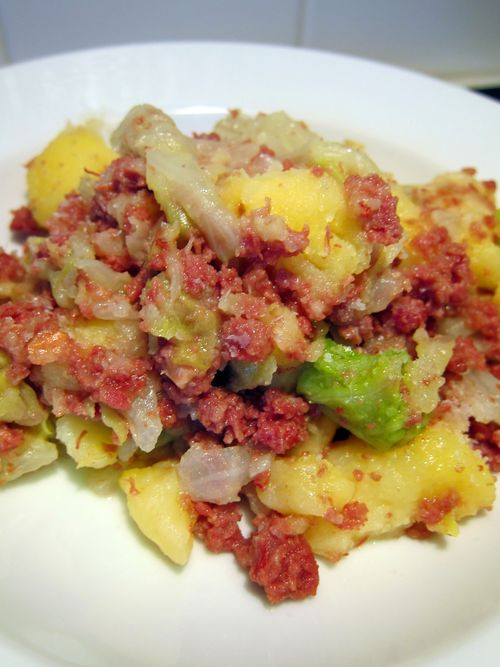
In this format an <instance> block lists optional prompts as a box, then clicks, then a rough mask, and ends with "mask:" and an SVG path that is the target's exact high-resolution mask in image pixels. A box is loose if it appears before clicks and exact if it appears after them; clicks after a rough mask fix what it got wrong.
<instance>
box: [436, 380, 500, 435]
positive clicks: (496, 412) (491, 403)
mask: <svg viewBox="0 0 500 667" xmlns="http://www.w3.org/2000/svg"><path fill="white" fill-rule="evenodd" d="M447 398H448V399H451V401H452V405H453V409H454V410H453V411H454V412H455V413H457V414H459V415H462V416H463V417H466V418H467V419H468V418H470V417H474V419H476V420H477V421H478V422H481V423H483V424H487V423H488V422H491V421H494V422H497V423H500V382H499V381H498V380H497V379H496V378H495V377H494V376H493V375H491V373H488V372H487V371H471V372H469V373H467V374H465V375H464V376H463V377H462V379H461V380H457V381H456V382H453V383H452V384H451V386H450V391H449V392H448V394H447Z"/></svg>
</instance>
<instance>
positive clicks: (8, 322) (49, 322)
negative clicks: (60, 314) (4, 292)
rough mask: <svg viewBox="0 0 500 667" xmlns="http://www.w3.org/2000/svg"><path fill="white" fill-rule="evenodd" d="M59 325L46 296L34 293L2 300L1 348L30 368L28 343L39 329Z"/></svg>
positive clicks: (18, 362)
mask: <svg viewBox="0 0 500 667" xmlns="http://www.w3.org/2000/svg"><path fill="white" fill-rule="evenodd" d="M56 328H57V323H56V320H55V316H54V307H53V302H52V300H51V299H49V298H48V297H46V296H43V295H41V296H33V297H31V298H26V299H24V300H20V301H15V302H14V301H12V302H6V303H3V304H0V348H3V349H4V350H5V351H6V352H8V353H9V355H10V356H11V358H12V359H13V361H14V362H15V363H16V364H19V365H22V366H25V367H26V368H29V366H30V365H31V364H30V361H29V355H28V344H29V342H30V341H31V339H32V338H33V337H34V336H35V335H36V334H37V333H39V332H40V331H51V330H55V329H56Z"/></svg>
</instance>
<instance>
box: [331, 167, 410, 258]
mask: <svg viewBox="0 0 500 667" xmlns="http://www.w3.org/2000/svg"><path fill="white" fill-rule="evenodd" d="M344 188H345V192H346V196H347V204H348V206H349V208H350V209H351V211H352V213H353V215H354V217H355V218H357V219H358V220H359V221H360V222H361V223H362V225H363V229H364V231H365V233H366V236H367V238H368V241H370V243H380V244H382V245H391V244H393V243H396V242H397V241H399V239H400V238H401V236H402V234H403V228H402V227H401V223H400V221H399V217H398V215H397V213H396V205H397V202H398V200H397V197H394V196H393V195H392V193H391V188H390V186H389V184H388V183H386V182H385V181H384V180H382V178H380V176H378V175H377V174H370V175H369V176H355V175H352V176H348V177H347V178H346V181H345V183H344Z"/></svg>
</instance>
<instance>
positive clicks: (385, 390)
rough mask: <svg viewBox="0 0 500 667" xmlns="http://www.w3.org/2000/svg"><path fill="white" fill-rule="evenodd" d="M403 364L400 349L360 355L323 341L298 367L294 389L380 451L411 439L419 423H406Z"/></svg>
mask: <svg viewBox="0 0 500 667" xmlns="http://www.w3.org/2000/svg"><path fill="white" fill-rule="evenodd" d="M409 364H411V358H410V356H409V355H408V353H407V352H406V351H405V350H397V349H387V350H383V351H381V352H379V353H378V354H366V353H364V352H362V351H360V350H358V349H354V348H351V347H348V346H347V345H340V344H339V343H335V342H334V341H332V340H326V341H325V350H324V352H323V354H322V355H321V357H320V358H319V359H318V360H317V361H316V362H314V363H313V364H306V365H305V366H304V368H303V369H302V370H301V372H300V375H299V379H298V382H297V391H298V392H299V393H300V394H303V395H304V396H305V397H306V398H307V399H308V400H309V401H311V402H313V403H319V404H320V405H321V406H323V408H324V411H325V412H326V413H327V414H328V415H329V416H330V417H331V418H332V419H334V420H335V421H336V422H338V423H339V424H340V425H342V426H344V427H346V428H348V429H349V430H350V431H351V432H352V433H354V434H355V435H356V436H358V437H359V438H361V440H364V441H365V442H367V443H368V444H370V445H372V446H373V447H375V448H376V449H380V450H386V449H389V448H390V447H392V446H394V445H396V444H397V443H398V442H401V441H404V440H408V439H410V438H412V437H414V436H415V435H416V434H417V433H418V432H419V431H420V430H421V429H422V428H423V425H424V423H425V420H424V419H421V420H420V423H418V424H417V425H415V426H408V424H409V423H410V420H412V418H413V417H415V415H414V414H413V413H412V411H411V409H410V407H409V405H408V403H407V401H406V399H405V384H404V373H405V368H406V367H407V365H409ZM418 416H419V417H420V418H421V417H422V415H418ZM412 421H414V420H412Z"/></svg>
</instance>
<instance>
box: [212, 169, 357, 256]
mask: <svg viewBox="0 0 500 667" xmlns="http://www.w3.org/2000/svg"><path fill="white" fill-rule="evenodd" d="M219 192H220V194H221V196H222V199H223V200H224V201H225V203H226V205H227V206H229V208H231V209H232V210H233V211H234V213H236V214H238V213H240V214H241V212H242V207H243V209H244V213H245V214H248V213H249V212H250V211H252V210H255V209H258V208H262V207H263V206H265V205H266V199H270V203H271V213H273V214H275V215H279V216H281V217H282V218H284V219H285V221H286V223H287V225H288V226H289V227H291V229H293V230H295V231H301V230H302V229H303V228H304V226H305V225H308V226H309V245H310V249H311V251H312V252H314V253H320V254H322V253H324V249H325V230H326V226H327V225H330V227H331V231H332V232H337V231H338V228H339V227H340V228H341V229H345V228H346V225H345V216H346V204H345V200H344V194H343V191H342V187H341V186H340V185H339V183H338V182H337V181H336V180H335V179H334V178H333V177H332V176H330V175H328V174H327V173H325V174H323V175H322V176H319V177H318V176H315V175H314V174H312V173H311V171H310V170H309V169H289V170H288V171H270V172H267V173H265V174H258V175H256V176H253V177H250V176H248V175H247V174H245V173H244V172H240V173H239V174H238V173H237V174H234V175H231V176H229V177H228V178H226V179H223V180H222V181H221V183H220V185H219Z"/></svg>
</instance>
